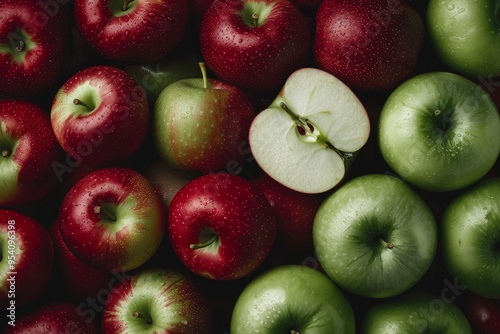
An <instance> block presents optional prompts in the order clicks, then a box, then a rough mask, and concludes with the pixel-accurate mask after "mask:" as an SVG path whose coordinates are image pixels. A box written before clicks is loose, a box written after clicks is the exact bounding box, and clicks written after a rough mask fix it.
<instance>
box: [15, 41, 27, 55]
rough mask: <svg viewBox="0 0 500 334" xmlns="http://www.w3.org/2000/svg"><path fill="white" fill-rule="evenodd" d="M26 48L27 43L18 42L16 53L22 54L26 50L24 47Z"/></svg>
mask: <svg viewBox="0 0 500 334" xmlns="http://www.w3.org/2000/svg"><path fill="white" fill-rule="evenodd" d="M25 46H26V43H24V41H23V40H22V39H18V40H17V45H16V51H17V52H22V51H23V50H24V47H25Z"/></svg>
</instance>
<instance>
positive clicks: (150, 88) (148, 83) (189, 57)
mask: <svg viewBox="0 0 500 334" xmlns="http://www.w3.org/2000/svg"><path fill="white" fill-rule="evenodd" d="M200 58H201V56H198V55H197V54H195V53H194V52H175V53H174V54H172V55H169V56H167V57H166V58H163V59H161V60H159V61H157V62H155V63H149V64H136V65H126V66H125V68H124V70H125V72H127V73H128V74H129V75H130V76H132V77H133V78H134V79H135V81H137V83H138V84H139V85H140V86H141V87H142V88H144V91H145V92H146V95H147V97H148V102H149V105H150V106H154V104H155V103H156V100H157V99H158V96H159V95H160V93H161V92H162V91H163V89H165V87H167V86H168V85H170V84H171V83H173V82H175V81H178V80H182V79H190V78H201V72H200V67H199V66H198V62H199V61H200V60H201V59H200Z"/></svg>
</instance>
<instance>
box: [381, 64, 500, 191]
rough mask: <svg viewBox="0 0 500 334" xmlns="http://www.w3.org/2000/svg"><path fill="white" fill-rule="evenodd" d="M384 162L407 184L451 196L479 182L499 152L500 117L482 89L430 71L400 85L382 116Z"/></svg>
mask: <svg viewBox="0 0 500 334" xmlns="http://www.w3.org/2000/svg"><path fill="white" fill-rule="evenodd" d="M378 134H379V137H378V139H379V147H380V151H381V153H382V156H383V158H384V160H385V161H386V162H387V164H388V165H389V167H390V168H391V169H392V170H394V171H395V172H396V173H397V174H398V175H399V176H401V177H402V178H403V179H404V180H405V181H407V182H409V183H411V184H413V185H415V186H417V187H419V188H421V189H425V190H428V191H434V192H446V191H453V190H459V189H462V188H465V187H467V186H470V185H472V184H473V183H475V182H477V181H478V180H479V179H481V178H482V177H484V176H485V174H486V173H488V171H489V170H490V169H491V168H492V166H493V165H494V164H495V161H496V160H497V158H498V156H499V154H500V116H499V113H498V110H497V109H496V106H495V104H494V103H493V101H492V100H491V98H490V97H489V95H488V93H487V92H485V91H484V90H483V89H482V88H481V87H480V86H479V85H477V84H475V83H473V82H472V81H469V80H468V79H466V78H464V77H462V76H460V75H457V74H454V73H450V72H429V73H424V74H420V75H418V76H415V77H413V78H411V79H409V80H407V81H406V82H404V83H403V84H401V85H400V86H399V87H397V88H396V89H395V90H394V91H393V92H392V93H391V95H390V96H389V98H388V99H387V100H386V102H385V104H384V107H383V109H382V111H381V113H380V117H379V127H378Z"/></svg>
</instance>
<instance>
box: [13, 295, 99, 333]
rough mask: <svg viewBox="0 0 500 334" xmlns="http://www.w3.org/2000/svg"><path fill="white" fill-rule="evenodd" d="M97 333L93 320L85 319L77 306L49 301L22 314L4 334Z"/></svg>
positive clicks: (97, 329)
mask: <svg viewBox="0 0 500 334" xmlns="http://www.w3.org/2000/svg"><path fill="white" fill-rule="evenodd" d="M52 333H54V334H59V333H61V334H70V333H71V334H76V333H78V334H98V333H99V327H98V325H97V323H96V322H95V321H87V318H85V317H82V316H81V314H79V313H78V307H77V306H76V305H74V304H72V303H70V302H67V301H62V300H61V301H51V302H48V303H46V304H43V305H42V306H40V307H38V308H36V309H35V310H34V311H32V312H31V313H26V314H23V315H22V316H21V317H19V319H17V320H16V321H15V326H11V325H9V326H7V329H6V330H5V331H4V334H52Z"/></svg>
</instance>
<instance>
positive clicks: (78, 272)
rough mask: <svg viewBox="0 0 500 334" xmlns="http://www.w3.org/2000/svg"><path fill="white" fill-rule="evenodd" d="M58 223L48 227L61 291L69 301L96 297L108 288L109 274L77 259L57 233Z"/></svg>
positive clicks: (110, 278)
mask: <svg viewBox="0 0 500 334" xmlns="http://www.w3.org/2000/svg"><path fill="white" fill-rule="evenodd" d="M59 226H60V223H59V221H58V220H56V221H55V222H54V223H53V224H52V225H51V227H50V234H51V237H52V240H53V242H54V251H55V252H54V253H55V264H56V271H58V274H59V276H58V278H59V279H60V282H61V283H62V286H61V289H63V290H64V292H65V293H66V294H67V295H68V297H69V298H70V299H71V300H74V301H78V302H80V301H83V300H85V299H86V298H88V297H92V296H96V295H97V294H98V292H99V291H100V290H101V289H105V288H107V287H108V284H109V282H110V281H111V280H112V279H113V275H112V273H111V272H109V271H106V270H101V269H99V268H94V267H92V266H89V265H88V264H86V263H85V262H82V261H81V260H80V259H78V258H77V257H76V256H75V255H74V254H73V253H72V252H71V251H70V250H69V248H68V246H67V245H66V243H65V242H64V240H63V239H62V237H61V232H60V231H59Z"/></svg>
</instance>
